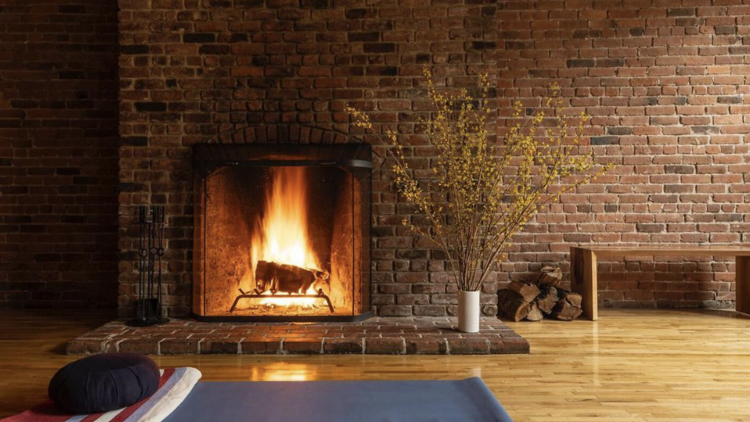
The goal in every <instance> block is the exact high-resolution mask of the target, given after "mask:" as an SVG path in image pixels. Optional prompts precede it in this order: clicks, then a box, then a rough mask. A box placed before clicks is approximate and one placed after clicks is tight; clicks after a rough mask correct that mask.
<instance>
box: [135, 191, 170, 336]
mask: <svg viewBox="0 0 750 422" xmlns="http://www.w3.org/2000/svg"><path fill="white" fill-rule="evenodd" d="M165 220H166V219H165V214H164V206H161V205H154V206H146V205H141V206H140V207H139V209H138V226H139V230H140V237H139V243H138V300H137V301H136V305H135V309H136V312H135V318H134V319H131V320H130V321H128V322H127V324H128V325H131V326H136V327H147V326H151V325H157V324H164V323H165V322H169V319H167V318H165V317H164V316H163V315H162V276H161V259H162V257H163V256H164V225H165Z"/></svg>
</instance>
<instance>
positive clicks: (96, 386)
mask: <svg viewBox="0 0 750 422" xmlns="http://www.w3.org/2000/svg"><path fill="white" fill-rule="evenodd" d="M159 378H160V374H159V367H157V366H156V363H155V362H154V361H153V360H151V359H150V358H149V357H147V356H143V355H139V354H136V353H108V354H103V355H95V356H90V357H87V358H83V359H81V360H77V361H75V362H72V363H69V364H67V365H65V366H64V367H63V368H62V369H60V370H59V371H57V373H56V374H55V376H54V377H52V381H50V383H49V390H48V392H49V397H50V398H51V399H52V401H53V402H54V403H55V404H56V405H57V406H58V407H60V408H61V409H64V410H66V411H68V412H73V413H76V414H83V413H100V412H109V411H110V410H115V409H120V408H123V407H127V406H130V405H132V404H135V403H137V402H139V401H141V400H143V399H145V398H147V397H149V396H150V395H152V394H154V392H156V389H157V388H158V387H159Z"/></svg>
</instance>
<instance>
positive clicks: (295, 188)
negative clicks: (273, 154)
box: [251, 167, 321, 308]
mask: <svg viewBox="0 0 750 422" xmlns="http://www.w3.org/2000/svg"><path fill="white" fill-rule="evenodd" d="M269 176H270V179H271V180H270V182H269V189H268V191H267V193H266V201H265V204H264V212H263V215H262V217H259V218H258V221H257V222H256V223H257V224H256V230H254V234H253V238H252V240H251V251H252V265H253V269H255V268H257V264H258V261H268V262H275V263H277V264H288V265H294V266H297V267H303V268H307V269H314V270H320V269H321V268H320V263H319V262H318V259H317V256H316V254H315V252H314V251H313V249H312V247H310V242H309V239H308V233H307V227H308V225H307V224H308V223H307V207H308V205H307V195H306V192H307V183H306V178H305V169H304V168H302V167H275V168H272V169H270V171H269ZM252 284H253V287H254V285H255V276H254V274H253V277H252ZM314 286H315V284H314V283H313V287H310V288H309V289H308V290H307V292H306V294H312V295H314V294H316V293H317V292H316V290H315V288H314ZM264 294H265V295H269V296H270V295H271V292H269V291H266V292H264ZM317 301H318V300H317V299H313V298H295V297H294V296H289V295H286V294H284V293H277V294H276V295H275V296H273V297H269V298H268V299H263V300H261V302H260V303H261V305H265V306H274V305H282V306H287V307H289V306H292V305H295V306H300V307H305V308H309V307H312V306H314V305H315V304H316V302H317Z"/></svg>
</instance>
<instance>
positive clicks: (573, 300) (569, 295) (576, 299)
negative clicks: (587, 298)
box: [557, 289, 583, 308]
mask: <svg viewBox="0 0 750 422" xmlns="http://www.w3.org/2000/svg"><path fill="white" fill-rule="evenodd" d="M557 295H558V296H560V299H567V300H568V302H570V304H571V305H573V306H575V307H576V308H580V307H581V302H582V301H583V297H582V296H581V295H579V294H578V293H573V292H571V291H569V290H565V289H557Z"/></svg>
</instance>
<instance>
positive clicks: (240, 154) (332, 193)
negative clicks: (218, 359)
mask: <svg viewBox="0 0 750 422" xmlns="http://www.w3.org/2000/svg"><path fill="white" fill-rule="evenodd" d="M193 153H194V164H195V170H196V171H195V177H196V180H195V245H194V257H193V258H194V276H193V278H194V279H193V286H194V289H193V313H194V314H195V316H196V317H197V318H199V319H208V320H229V321H355V320H361V319H364V318H367V317H369V316H370V189H371V167H372V160H371V151H370V147H369V146H368V145H364V144H356V145H349V144H347V145H301V146H300V145H197V146H195V147H194V151H193Z"/></svg>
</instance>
